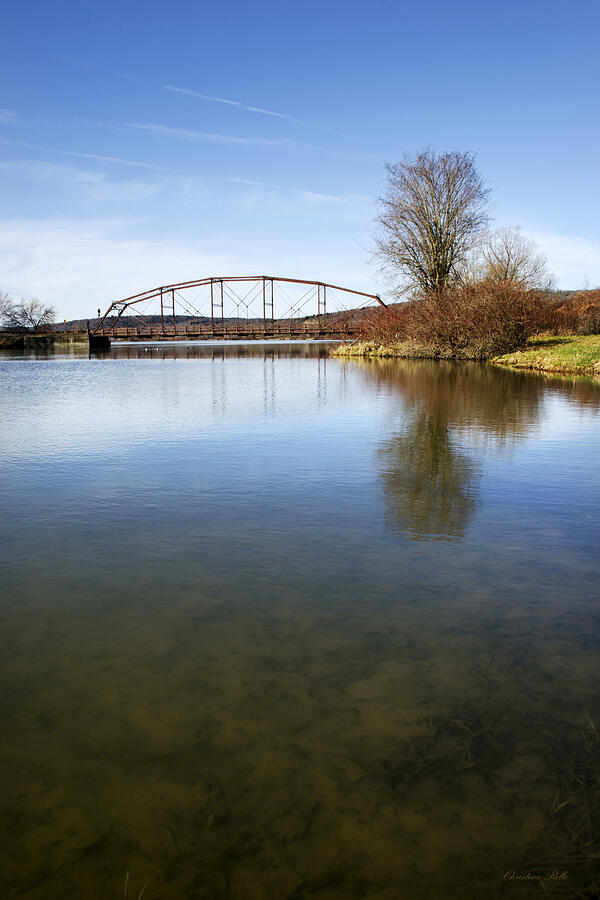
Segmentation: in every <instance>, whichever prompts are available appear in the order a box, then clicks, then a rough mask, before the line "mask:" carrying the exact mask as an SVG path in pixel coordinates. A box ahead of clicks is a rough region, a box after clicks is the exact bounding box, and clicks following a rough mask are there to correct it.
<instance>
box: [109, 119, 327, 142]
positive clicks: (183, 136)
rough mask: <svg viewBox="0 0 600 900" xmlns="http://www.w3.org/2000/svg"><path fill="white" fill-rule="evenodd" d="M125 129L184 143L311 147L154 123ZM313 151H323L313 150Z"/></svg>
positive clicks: (129, 126)
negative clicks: (205, 142)
mask: <svg viewBox="0 0 600 900" xmlns="http://www.w3.org/2000/svg"><path fill="white" fill-rule="evenodd" d="M123 127H124V128H137V129H138V130H140V131H147V132H149V133H150V134H155V135H159V136H163V137H171V138H178V139H179V140H184V141H196V142H204V141H208V142H212V143H220V144H246V145H258V146H265V147H268V146H271V147H309V146H310V144H304V143H303V142H301V141H290V140H285V139H281V140H277V139H271V138H260V137H239V136H238V135H233V134H218V133H215V132H208V131H195V130H194V129H192V128H172V127H171V126H169V125H157V124H156V123H154V122H148V123H142V122H124V123H123ZM312 149H321V148H320V147H318V148H312Z"/></svg>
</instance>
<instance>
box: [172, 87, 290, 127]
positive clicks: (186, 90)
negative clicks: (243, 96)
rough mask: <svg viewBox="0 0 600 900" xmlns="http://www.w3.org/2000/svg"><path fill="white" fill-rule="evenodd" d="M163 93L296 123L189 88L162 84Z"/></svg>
mask: <svg viewBox="0 0 600 900" xmlns="http://www.w3.org/2000/svg"><path fill="white" fill-rule="evenodd" d="M163 89H164V90H165V91H171V92H172V93H174V94H186V95H187V96H188V97H196V99H198V100H206V101H207V102H208V103H225V104H226V105H227V106H235V107H236V108H237V109H241V110H243V111H244V112H253V113H260V115H263V116H274V117H275V118H276V119H287V120H288V121H290V122H296V121H297V119H296V118H295V116H288V115H285V114H284V113H280V112H274V110H272V109H263V108H262V107H260V106H247V105H246V104H245V103H241V102H240V101H239V100H227V99H226V98H225V97H212V96H211V95H210V94H201V93H199V92H198V91H191V90H189V88H179V87H175V86H174V85H172V84H164V85H163Z"/></svg>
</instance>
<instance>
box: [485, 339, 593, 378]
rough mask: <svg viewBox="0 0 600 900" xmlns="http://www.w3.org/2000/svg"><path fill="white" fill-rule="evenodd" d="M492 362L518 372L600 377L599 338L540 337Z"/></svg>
mask: <svg viewBox="0 0 600 900" xmlns="http://www.w3.org/2000/svg"><path fill="white" fill-rule="evenodd" d="M492 362H495V363H499V364H500V365H503V366H512V367H513V368H515V369H537V370H538V371H540V372H573V373H577V374H581V375H600V334H567V335H545V336H542V337H540V336H539V335H538V336H536V337H533V338H530V339H529V340H528V342H527V347H526V348H524V349H523V350H515V351H513V352H512V353H505V354H504V355H503V356H497V357H495V358H494V359H493V360H492Z"/></svg>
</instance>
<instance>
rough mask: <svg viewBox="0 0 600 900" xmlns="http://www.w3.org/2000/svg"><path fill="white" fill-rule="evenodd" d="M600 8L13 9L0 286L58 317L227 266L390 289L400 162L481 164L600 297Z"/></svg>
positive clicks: (3, 131)
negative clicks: (386, 230) (417, 158)
mask: <svg viewBox="0 0 600 900" xmlns="http://www.w3.org/2000/svg"><path fill="white" fill-rule="evenodd" d="M599 28H600V4H599V3H598V2H596V0H594V2H592V0H585V2H582V0H573V2H571V3H570V4H569V5H567V4H564V3H560V4H559V3H555V2H553V0H549V2H537V0H534V2H530V0H521V2H514V0H507V2H504V3H503V4H484V3H481V2H480V3H472V2H459V3H456V4H450V3H447V2H443V3H442V2H437V0H435V2H430V3H429V4H415V3H411V4H408V3H398V2H391V0H372V2H371V3H369V4H367V3H366V2H363V3H357V2H352V0H349V2H337V0H336V2H327V0H325V2H322V3H317V2H313V0H308V2H304V3H302V4H300V3H296V4H287V3H282V2H279V3H275V2H267V3H265V2H256V3H252V4H250V3H240V2H230V3H221V4H207V3H188V2H182V3H179V4H175V5H171V6H168V5H166V4H164V3H157V2H152V0H151V2H146V3H144V4H142V3H139V2H138V0H134V2H131V3H129V4H128V5H121V3H116V2H113V0H108V2H104V3H102V4H99V3H93V4H92V3H89V2H82V0H79V2H77V3H75V2H72V0H66V2H65V0H58V2H56V3H53V4H48V3H40V2H36V3H32V2H27V0H24V2H22V3H20V4H11V6H10V8H9V9H8V10H7V11H6V12H5V14H4V19H3V29H2V30H3V41H2V43H3V47H2V53H1V54H0V66H1V68H2V70H3V71H2V79H1V82H0V84H1V85H2V88H1V90H2V94H1V96H0V184H1V190H2V206H1V211H0V288H2V289H5V290H8V291H9V292H10V293H11V294H12V295H13V296H15V297H19V296H21V295H24V296H29V295H31V294H35V295H37V296H39V297H40V298H42V299H44V300H47V301H49V302H51V303H53V304H54V305H55V306H56V307H57V309H58V312H59V315H60V317H61V318H62V317H68V318H70V317H73V316H89V315H93V314H94V312H95V310H96V308H97V307H98V306H101V307H103V308H104V307H106V306H107V305H108V303H109V302H111V301H112V300H115V299H118V298H119V297H122V296H127V295H129V294H132V293H135V292H136V291H138V290H140V291H141V290H144V289H146V288H150V287H152V286H154V285H156V284H161V283H169V282H173V281H178V280H184V279H188V278H189V279H192V278H196V277H201V276H204V275H220V274H230V275H232V274H253V273H257V274H262V273H263V272H264V273H266V274H274V275H286V276H292V277H306V278H315V279H320V280H324V281H329V282H333V283H338V284H342V285H346V286H348V287H354V288H356V289H359V290H360V289H362V290H366V291H372V290H380V291H382V293H385V290H386V284H385V282H384V281H382V279H381V278H380V276H379V274H378V272H377V269H376V266H375V265H374V264H373V261H372V259H371V254H370V250H371V247H372V241H373V232H374V220H375V215H376V211H375V200H376V198H377V197H378V196H379V195H380V194H381V193H382V192H383V190H384V187H385V169H384V162H385V161H386V160H390V161H393V160H396V159H399V158H400V157H401V156H402V155H403V154H404V153H407V152H408V153H411V152H415V151H417V150H419V149H421V148H423V147H425V146H427V145H431V146H433V147H434V148H436V149H439V150H441V149H459V150H469V151H472V152H473V153H475V154H476V155H477V164H478V166H479V169H480V170H481V172H482V173H483V175H484V176H485V178H486V180H487V183H488V185H489V187H490V188H491V190H492V201H493V209H492V212H493V215H494V219H495V222H496V224H497V225H512V224H520V225H521V227H522V228H523V230H524V231H525V232H526V234H527V235H529V236H530V237H533V238H534V239H535V240H537V241H538V243H539V244H540V245H541V247H542V249H543V250H544V251H545V252H546V253H547V255H548V257H549V262H550V267H551V269H552V270H553V271H554V273H555V275H556V278H557V283H558V285H559V286H560V287H569V288H579V287H582V286H584V285H586V284H587V285H589V286H595V285H598V284H600V177H599V167H598V161H599V158H600V153H599V148H600V115H599V108H598V107H599V102H598V97H599V96H600V78H599V75H600V62H599V59H600V54H598V32H599Z"/></svg>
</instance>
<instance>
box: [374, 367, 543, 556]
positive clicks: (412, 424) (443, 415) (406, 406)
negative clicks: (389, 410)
mask: <svg viewBox="0 0 600 900" xmlns="http://www.w3.org/2000/svg"><path fill="white" fill-rule="evenodd" d="M361 368H362V370H363V372H364V374H365V375H366V377H368V378H369V380H375V381H376V382H377V384H378V386H379V387H380V388H381V389H384V390H388V391H389V394H390V396H391V397H393V398H398V399H400V398H401V400H402V406H401V412H402V426H401V428H400V429H399V430H398V432H397V433H396V434H395V435H394V436H393V437H389V438H387V439H386V440H384V441H383V442H382V444H381V445H380V447H379V449H378V461H379V466H380V475H381V481H382V484H383V488H384V498H385V503H386V518H387V521H388V523H389V524H390V525H391V527H393V529H394V530H395V531H400V532H401V533H403V534H409V535H410V536H411V537H412V538H413V539H415V540H461V539H462V538H464V536H465V534H466V531H467V528H468V526H469V523H470V522H471V520H472V518H473V516H474V514H475V512H476V509H477V504H478V499H479V481H480V477H481V473H482V464H481V456H480V455H478V454H477V452H476V450H475V447H474V448H473V451H472V452H465V450H464V449H463V446H462V444H463V443H464V438H467V439H468V441H469V443H470V444H471V445H473V444H475V445H477V444H480V443H481V442H482V441H483V442H484V443H486V444H487V443H489V442H490V441H491V442H492V443H494V444H495V445H505V444H514V443H515V442H516V441H520V440H523V438H524V437H525V436H526V435H527V434H528V433H529V431H530V430H531V428H532V427H533V426H535V425H536V424H537V423H538V422H539V418H540V409H541V404H542V400H543V396H544V383H543V382H540V381H538V380H535V379H531V378H530V377H528V376H527V375H526V374H523V375H520V374H515V373H513V372H509V371H505V370H502V369H495V368H492V367H491V366H487V365H477V364H468V363H467V364H456V363H446V362H438V363H436V362H430V361H421V360H419V361H417V360H384V361H381V362H378V361H375V362H372V361H370V362H368V363H366V364H363V365H362V367H361Z"/></svg>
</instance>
